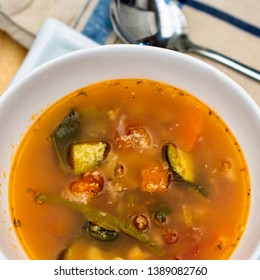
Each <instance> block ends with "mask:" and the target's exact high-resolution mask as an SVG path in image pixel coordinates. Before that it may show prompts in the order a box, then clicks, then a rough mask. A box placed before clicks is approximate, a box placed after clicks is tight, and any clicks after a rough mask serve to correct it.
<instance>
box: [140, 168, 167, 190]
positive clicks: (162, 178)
mask: <svg viewBox="0 0 260 280" xmlns="http://www.w3.org/2000/svg"><path fill="white" fill-rule="evenodd" d="M168 185H169V170H168V167H167V166H165V165H162V164H157V165H152V166H149V167H148V168H146V169H143V170H142V189H143V190H144V191H146V192H149V193H164V192H166V191H167V190H168Z"/></svg>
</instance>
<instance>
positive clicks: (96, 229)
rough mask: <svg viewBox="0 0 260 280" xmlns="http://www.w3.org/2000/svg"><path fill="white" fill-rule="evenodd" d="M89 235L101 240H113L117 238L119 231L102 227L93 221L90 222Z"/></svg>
mask: <svg viewBox="0 0 260 280" xmlns="http://www.w3.org/2000/svg"><path fill="white" fill-rule="evenodd" d="M88 232H89V235H90V236H91V237H93V238H95V239H97V240H100V241H113V240H115V239H116V238H117V236H118V232H117V231H115V230H109V229H106V228H103V227H101V226H100V225H97V224H94V223H92V222H89V223H88Z"/></svg>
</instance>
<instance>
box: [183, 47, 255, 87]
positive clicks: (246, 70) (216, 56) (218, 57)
mask: <svg viewBox="0 0 260 280" xmlns="http://www.w3.org/2000/svg"><path fill="white" fill-rule="evenodd" d="M188 52H190V53H195V54H199V55H201V56H204V57H208V58H210V59H213V60H215V61H218V62H220V63H222V64H224V65H226V66H228V67H230V68H232V69H235V70H237V71H238V72H240V73H243V74H245V75H247V76H249V77H250V78H252V79H255V80H257V81H258V82H259V81H260V72H259V71H258V70H256V69H254V68H252V67H249V66H247V65H245V64H243V63H240V62H238V61H236V60H234V59H232V58H230V57H228V56H226V55H224V54H221V53H219V52H216V51H214V50H210V49H207V48H203V47H201V46H198V45H195V44H192V46H191V47H190V48H189V49H188Z"/></svg>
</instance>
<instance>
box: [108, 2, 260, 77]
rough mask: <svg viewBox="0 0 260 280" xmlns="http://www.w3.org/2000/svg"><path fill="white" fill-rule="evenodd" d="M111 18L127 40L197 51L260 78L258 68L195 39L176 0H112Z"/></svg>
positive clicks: (132, 42) (120, 35)
mask: <svg viewBox="0 0 260 280" xmlns="http://www.w3.org/2000/svg"><path fill="white" fill-rule="evenodd" d="M110 18H111V22H112V25H113V28H114V30H115V32H116V34H117V35H118V36H119V38H120V39H121V40H122V41H123V42H125V43H130V44H141V45H149V46H156V47H163V48H168V49H172V50H176V51H179V52H183V53H194V54H197V55H200V56H204V57H207V58H210V59H212V60H215V61H218V62H219V63H222V64H224V65H226V66H228V67H230V68H232V69H234V70H236V71H238V72H240V73H243V74H245V75H247V76H249V77H250V78H252V79H255V80H257V81H260V73H259V71H257V70H256V69H253V68H251V67H249V66H246V65H244V64H242V63H240V62H238V61H236V60H234V59H232V58H229V57H227V56H225V55H223V54H220V53H219V52H216V51H214V50H210V49H208V48H204V47H201V46H198V45H196V44H194V43H193V42H191V41H190V39H189V37H188V27H187V22H186V19H185V16H184V14H183V12H182V10H181V9H180V8H179V6H178V4H177V2H176V1H175V0H145V1H133V0H112V1H111V5H110Z"/></svg>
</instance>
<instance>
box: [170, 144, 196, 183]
mask: <svg viewBox="0 0 260 280" xmlns="http://www.w3.org/2000/svg"><path fill="white" fill-rule="evenodd" d="M166 159H167V162H168V164H169V166H170V168H171V169H172V171H173V172H174V173H175V174H176V175H177V176H179V177H181V178H182V179H183V180H185V181H189V182H194V173H193V168H194V167H193V162H192V158H191V155H190V154H188V153H185V152H184V151H182V150H180V149H178V148H177V147H176V146H175V145H174V144H172V143H169V144H167V146H166Z"/></svg>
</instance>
